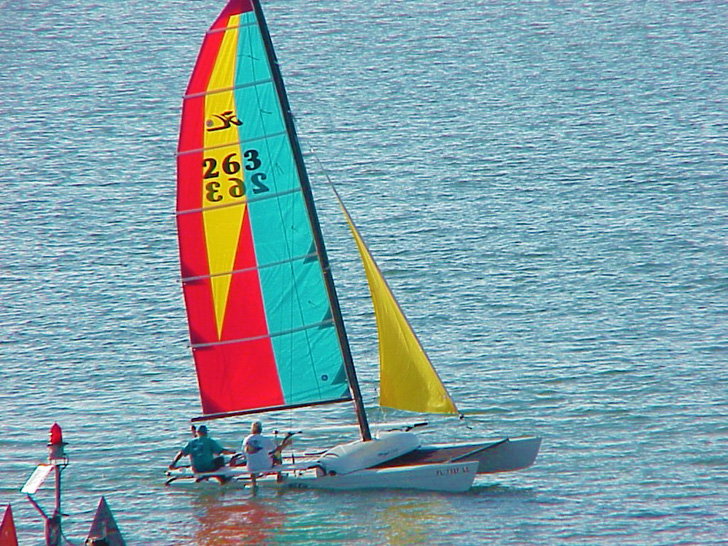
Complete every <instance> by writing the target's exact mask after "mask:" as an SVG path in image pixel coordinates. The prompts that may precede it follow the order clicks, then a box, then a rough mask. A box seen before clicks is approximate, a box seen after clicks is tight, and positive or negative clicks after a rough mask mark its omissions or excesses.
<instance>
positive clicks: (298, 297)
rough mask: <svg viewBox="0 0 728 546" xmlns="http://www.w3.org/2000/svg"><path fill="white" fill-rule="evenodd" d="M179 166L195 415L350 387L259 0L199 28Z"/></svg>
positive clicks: (311, 399) (324, 398) (240, 0)
mask: <svg viewBox="0 0 728 546" xmlns="http://www.w3.org/2000/svg"><path fill="white" fill-rule="evenodd" d="M177 167H178V173H177V184H178V193H177V195H178V197H177V225H178V235H179V247H180V263H181V272H182V282H183V288H184V296H185V303H186V307H187V315H188V321H189V328H190V339H191V344H192V349H193V354H194V359H195V367H196V370H197V378H198V384H199V389H200V397H201V400H202V408H203V412H204V414H205V415H204V416H203V418H210V417H220V416H226V415H231V414H232V415H234V414H242V413H250V412H255V411H266V410H271V409H283V408H289V407H297V406H306V405H314V404H322V403H328V402H335V401H344V400H351V397H352V392H353V393H354V394H355V395H358V386H356V381H355V377H354V381H353V383H354V384H353V386H351V390H350V383H351V375H352V374H353V367H352V366H351V365H350V362H351V356H350V352H349V347H348V342H347V341H346V334H345V332H344V329H343V322H342V320H341V315H340V311H339V308H338V302H337V301H336V293H335V291H334V288H333V282H332V281H331V278H330V275H329V271H328V261H327V258H326V252H325V249H324V246H323V242H322V239H321V233H320V228H319V225H318V220H317V218H316V212H315V209H314V208H313V204H312V196H311V190H310V187H309V184H308V179H307V176H306V172H305V168H304V167H303V161H302V159H301V153H300V149H299V147H298V142H297V139H296V135H295V131H294V129H293V122H292V120H291V118H290V113H289V108H288V104H287V99H286V96H285V91H284V90H283V84H282V79H281V78H280V73H279V72H278V68H277V63H276V61H275V56H274V53H273V49H272V46H271V44H270V36H269V35H268V31H267V27H266V26H265V21H264V20H263V15H262V12H261V11H260V6H259V5H258V2H257V0H230V1H229V3H228V4H227V6H226V7H225V8H224V9H223V11H222V13H221V14H220V16H219V17H218V18H217V20H216V21H215V22H214V23H213V25H212V27H211V28H210V30H209V31H208V33H207V35H206V36H205V39H204V42H203V44H202V48H201V50H200V53H199V57H198V59H197V63H196V65H195V68H194V71H193V73H192V77H191V79H190V82H189V86H188V88H187V93H186V95H185V98H184V105H183V112H182V122H181V129H180V138H179V148H178V158H177ZM347 374H348V375H349V382H347Z"/></svg>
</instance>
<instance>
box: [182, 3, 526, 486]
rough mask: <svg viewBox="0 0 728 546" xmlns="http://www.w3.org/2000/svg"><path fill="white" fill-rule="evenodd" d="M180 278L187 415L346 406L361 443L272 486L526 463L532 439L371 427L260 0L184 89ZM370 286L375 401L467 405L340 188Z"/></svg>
mask: <svg viewBox="0 0 728 546" xmlns="http://www.w3.org/2000/svg"><path fill="white" fill-rule="evenodd" d="M177 181H178V182H177V190H178V192H177V226H178V236H179V246H180V263H181V273H182V284H183V291H184V296H185V303H186V307H187V317H188V322H189V329H190V340H191V345H192V352H193V356H194V360H195V367H196V370H197V381H198V385H199V389H200V397H201V401H202V411H203V415H202V416H200V417H197V418H194V419H193V421H200V420H206V419H217V418H223V417H233V416H241V415H247V414H254V413H262V412H269V411H275V410H284V409H293V408H301V407H309V406H318V405H325V404H334V403H343V402H349V403H353V405H354V409H355V412H356V416H357V423H358V428H359V432H360V436H361V440H358V441H356V442H352V443H348V444H341V445H338V446H334V447H333V448H331V449H329V450H327V451H325V452H323V453H322V454H319V455H315V456H312V457H308V458H306V457H305V456H304V457H301V456H300V455H299V457H298V458H297V459H296V460H295V463H293V462H292V463H291V464H289V465H281V466H280V467H278V468H275V469H274V470H273V471H272V472H270V473H269V475H268V476H264V478H263V479H261V480H260V482H259V483H260V484H261V485H265V484H271V485H273V486H275V487H283V486H288V487H320V488H331V489H358V488H385V487H386V488H414V489H433V490H441V491H463V490H466V489H468V488H469V487H470V486H471V484H472V482H473V478H474V476H475V474H476V473H491V472H503V471H510V470H517V469H520V468H525V467H527V466H530V465H531V464H532V463H533V461H534V460H535V458H536V455H537V453H538V449H539V446H540V439H539V438H535V437H528V438H517V439H507V438H500V439H494V440H489V441H482V442H475V443H468V444H456V445H448V444H445V445H433V446H422V445H421V444H420V439H419V436H418V435H416V434H415V433H414V432H411V431H402V430H400V431H388V432H383V433H380V434H379V435H376V436H373V435H372V433H371V430H370V426H369V422H368V419H367V414H366V410H365V407H364V403H363V398H362V395H361V391H360V388H359V383H358V380H357V375H356V369H355V367H354V362H353V359H352V356H351V350H350V347H349V339H348V336H347V334H346V329H345V325H344V320H343V317H342V313H341V310H340V306H339V300H338V294H337V291H336V288H335V286H334V280H333V277H332V274H331V269H330V265H329V260H328V256H327V253H326V248H325V246H324V239H323V235H322V232H321V228H320V226H319V220H318V216H317V211H316V208H315V204H314V198H313V193H312V191H311V186H310V183H309V179H308V174H307V171H306V167H305V164H304V161H303V156H302V153H301V149H300V146H299V142H298V138H297V135H296V131H295V127H294V123H293V118H292V115H291V111H290V106H289V104H288V98H287V96H286V93H285V89H284V85H283V79H282V77H281V73H280V70H279V68H278V61H277V59H276V56H275V53H274V50H273V44H272V41H271V38H270V34H269V32H268V27H267V25H266V23H265V19H264V17H263V12H262V9H261V6H260V3H259V1H258V0H230V1H229V2H228V4H227V6H226V7H225V8H224V9H223V11H222V12H221V14H220V15H219V16H218V18H217V19H216V20H215V22H214V23H213V25H212V27H211V28H210V30H209V31H208V33H207V34H206V36H205V39H204V41H203V44H202V48H201V50H200V53H199V56H198V59H197V63H196V65H195V68H194V70H193V73H192V77H191V79H190V83H189V86H188V88H187V92H186V94H185V97H184V105H183V112H182V122H181V129H180V138H179V148H178V155H177ZM334 194H335V195H336V198H337V199H338V202H339V204H340V206H341V208H342V211H343V213H344V216H345V218H346V220H347V222H348V225H349V228H350V230H351V232H352V234H353V236H354V240H355V243H356V245H357V247H358V250H359V254H360V257H361V259H362V263H363V265H364V269H365V272H366V276H367V281H368V284H369V288H370V293H371V297H372V303H373V307H374V311H375V316H376V322H377V330H378V335H379V354H380V391H379V403H380V405H381V406H384V407H389V408H395V409H400V410H406V411H412V412H421V413H445V414H452V415H453V416H458V415H459V412H458V410H457V407H456V406H455V403H454V402H453V400H452V398H451V397H450V395H449V394H448V392H447V390H446V389H445V387H444V385H443V384H442V382H441V380H440V378H439V377H438V375H437V373H436V372H435V369H434V367H433V366H432V363H431V362H430V360H429V358H428V356H427V354H426V353H425V351H424V349H423V348H422V345H421V344H420V342H419V340H418V339H417V336H416V335H415V333H414V332H413V330H412V328H411V326H410V324H409V322H408V321H407V319H406V317H405V315H404V313H403V312H402V310H401V308H400V306H399V304H398V303H397V300H396V299H395V297H394V295H393V293H392V291H391V290H390V288H389V286H388V285H387V283H386V281H385V279H384V277H383V275H382V273H381V271H380V270H379V268H378V267H377V265H376V263H375V261H374V259H373V257H372V255H371V253H370V252H369V250H368V248H367V246H366V244H365V243H364V240H363V239H362V237H361V235H360V234H359V232H358V230H357V228H356V226H355V225H354V222H353V220H352V218H351V216H350V215H349V213H348V211H347V210H346V208H345V206H344V204H343V202H342V201H341V199H340V198H339V195H338V193H337V192H336V191H335V190H334ZM169 475H170V477H169V480H168V483H184V482H192V483H204V482H208V481H210V478H220V479H218V480H215V481H220V482H223V483H232V484H237V483H246V482H247V481H248V480H249V478H250V474H249V473H247V470H245V468H244V467H242V468H241V467H233V466H226V467H224V468H223V469H220V470H218V471H216V472H215V473H212V474H209V475H203V474H194V473H192V472H190V471H189V470H179V471H176V470H172V471H170V473H169Z"/></svg>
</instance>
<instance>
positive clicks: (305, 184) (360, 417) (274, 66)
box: [252, 0, 372, 440]
mask: <svg viewBox="0 0 728 546" xmlns="http://www.w3.org/2000/svg"><path fill="white" fill-rule="evenodd" d="M252 3H253V8H254V9H255V15H256V18H257V20H258V26H259V28H260V33H261V35H262V37H263V43H264V44H265V49H266V52H267V54H268V61H269V63H270V68H271V73H272V74H273V80H274V82H275V88H276V93H277V94H278V100H279V101H280V103H281V108H282V110H283V119H284V121H285V124H286V131H287V132H288V137H289V138H290V141H291V148H292V150H293V156H294V159H295V162H296V170H297V171H298V176H299V180H300V181H301V188H302V189H303V197H304V202H305V203H306V209H307V211H308V217H309V219H310V221H311V228H312V232H313V239H314V244H315V245H316V251H317V253H318V255H319V259H320V260H321V269H322V271H323V278H324V284H325V286H326V291H327V292H328V295H329V301H330V302H331V310H332V314H333V320H334V325H335V327H336V332H337V334H338V337H339V343H340V345H341V350H342V354H343V357H344V369H345V370H346V377H347V380H348V382H349V389H350V390H351V394H352V397H353V399H354V410H355V412H356V418H357V422H358V424H359V431H360V433H361V437H362V440H371V439H372V435H371V431H370V430H369V422H368V420H367V414H366V410H365V408H364V402H363V400H362V396H361V390H360V389H359V380H358V379H357V377H356V370H355V369H354V360H353V358H352V356H351V348H350V347H349V340H348V338H347V336H346V329H345V327H344V320H343V318H342V315H341V308H340V306H339V299H338V296H337V295H336V288H335V286H334V279H333V277H332V275H331V267H330V265H329V258H328V255H327V253H326V247H325V246H324V239H323V235H322V233H321V226H320V224H319V220H318V215H317V213H316V207H315V206H314V201H313V192H312V190H311V184H310V182H309V179H308V172H307V171H306V165H305V164H304V162H303V154H302V153H301V146H300V144H299V142H298V136H297V135H296V128H295V125H294V123H293V116H292V114H291V107H290V104H289V103H288V96H287V95H286V90H285V87H284V85H283V76H282V75H281V71H280V67H279V66H278V59H277V57H276V54H275V50H274V49H273V41H272V40H271V36H270V32H269V31H268V25H267V24H266V22H265V16H264V15H263V9H262V8H261V6H260V0H252Z"/></svg>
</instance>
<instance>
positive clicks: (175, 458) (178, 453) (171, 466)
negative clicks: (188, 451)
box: [169, 450, 185, 470]
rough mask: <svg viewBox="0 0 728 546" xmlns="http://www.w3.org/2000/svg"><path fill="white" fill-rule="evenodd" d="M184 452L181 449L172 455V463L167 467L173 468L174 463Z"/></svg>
mask: <svg viewBox="0 0 728 546" xmlns="http://www.w3.org/2000/svg"><path fill="white" fill-rule="evenodd" d="M184 454H185V453H184V451H181V450H180V451H179V452H177V455H175V456H174V459H173V460H172V464H171V465H169V469H170V470H172V469H173V468H175V465H176V464H177V461H179V460H180V459H181V458H182V456H183V455H184Z"/></svg>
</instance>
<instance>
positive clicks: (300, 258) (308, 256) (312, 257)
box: [182, 252, 318, 283]
mask: <svg viewBox="0 0 728 546" xmlns="http://www.w3.org/2000/svg"><path fill="white" fill-rule="evenodd" d="M317 259H318V254H316V253H315V252H314V253H309V254H304V255H302V256H294V257H293V258H290V259H288V260H282V261H280V262H275V263H270V264H263V265H258V266H254V267H248V268H245V269H234V270H232V271H224V272H222V273H216V274H215V275H198V276H197V277H183V278H182V282H183V283H188V282H195V281H201V280H203V279H210V278H212V277H216V276H222V275H238V274H240V273H246V272H249V271H254V270H256V269H264V268H266V267H276V266H278V265H283V264H286V263H291V262H299V261H304V260H317Z"/></svg>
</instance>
